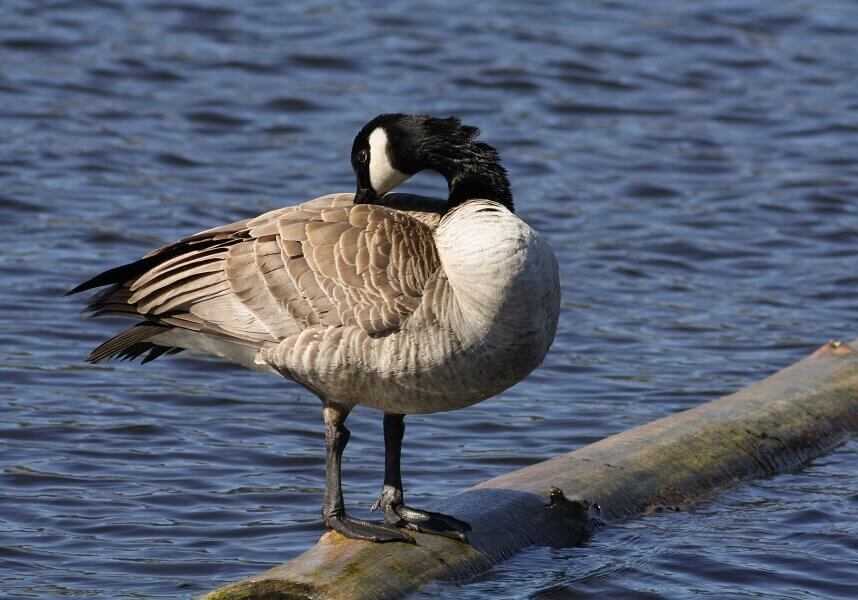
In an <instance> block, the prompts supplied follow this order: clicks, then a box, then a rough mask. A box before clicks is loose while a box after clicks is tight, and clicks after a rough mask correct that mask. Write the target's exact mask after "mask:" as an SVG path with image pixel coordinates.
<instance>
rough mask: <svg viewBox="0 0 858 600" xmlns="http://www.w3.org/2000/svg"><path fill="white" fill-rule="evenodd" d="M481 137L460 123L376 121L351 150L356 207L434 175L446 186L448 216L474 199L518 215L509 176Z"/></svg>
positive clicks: (407, 118) (392, 117) (405, 118)
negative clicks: (425, 172)
mask: <svg viewBox="0 0 858 600" xmlns="http://www.w3.org/2000/svg"><path fill="white" fill-rule="evenodd" d="M479 133H480V130H479V129H477V128H476V127H470V126H468V125H462V123H461V121H460V120H459V119H458V117H448V118H438V117H431V116H428V115H404V114H385V115H379V116H377V117H376V118H374V119H373V120H372V121H370V122H369V123H367V124H366V125H364V127H363V128H362V129H361V130H360V132H358V134H357V136H356V137H355V140H354V144H353V145H352V155H351V159H352V168H353V169H354V171H355V175H356V176H357V191H356V193H355V203H356V204H361V203H366V204H371V203H373V202H375V201H376V200H378V199H379V198H381V197H382V196H384V195H385V194H387V193H388V192H390V191H391V190H393V189H394V188H395V187H396V186H398V185H399V184H401V183H402V182H403V181H405V180H406V179H408V178H409V177H411V176H412V175H414V174H415V173H418V172H420V171H423V170H431V171H435V172H437V173H440V174H441V175H443V176H444V178H445V179H446V180H447V186H448V188H449V190H450V194H449V196H448V198H447V210H449V209H451V208H453V207H455V206H458V205H459V204H462V203H464V202H467V201H468V200H472V199H484V200H494V201H496V202H499V203H500V204H502V205H504V206H506V207H507V208H508V209H509V210H513V204H512V193H511V192H510V188H509V180H508V179H507V176H506V170H505V169H504V168H503V166H501V164H500V158H499V156H498V153H497V151H496V150H495V149H494V148H492V147H491V146H489V145H488V144H486V143H484V142H478V141H476V137H477V136H478V135H479Z"/></svg>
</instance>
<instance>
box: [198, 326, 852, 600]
mask: <svg viewBox="0 0 858 600" xmlns="http://www.w3.org/2000/svg"><path fill="white" fill-rule="evenodd" d="M856 349H858V340H854V341H853V342H850V343H849V344H841V343H839V342H829V343H828V344H826V345H825V346H823V347H822V348H820V349H819V350H817V351H816V352H815V353H814V354H812V355H811V356H809V357H807V358H805V359H803V360H801V361H800V362H798V363H796V364H794V365H792V366H790V367H788V368H786V369H784V370H782V371H780V372H778V373H776V374H775V375H773V376H771V377H769V378H768V379H765V380H763V381H761V382H759V383H757V384H754V385H752V386H750V387H748V388H745V389H744V390H742V391H740V392H737V393H735V394H731V395H729V396H725V397H723V398H720V399H718V400H714V401H712V402H709V403H707V404H704V405H702V406H699V407H697V408H693V409H691V410H687V411H684V412H681V413H677V414H674V415H672V416H669V417H666V418H663V419H659V420H658V421H654V422H651V423H648V424H646V425H642V426H640V427H636V428H634V429H631V430H629V431H625V432H623V433H619V434H617V435H613V436H610V437H608V438H605V439H603V440H601V441H599V442H596V443H594V444H590V445H589V446H586V447H584V448H581V449H579V450H576V451H574V452H570V453H568V454H564V455H562V456H558V457H556V458H553V459H551V460H548V461H545V462H542V463H539V464H536V465H532V466H530V467H526V468H524V469H520V470H518V471H514V472H512V473H508V474H506V475H502V476H500V477H496V478H494V479H491V480H489V481H486V482H484V483H481V484H479V485H477V486H475V487H473V488H470V489H468V490H465V491H463V492H461V493H459V494H456V495H454V496H452V497H450V498H448V499H446V500H444V501H443V502H440V503H439V504H438V505H437V507H436V508H437V510H441V511H443V512H446V513H449V514H452V515H455V516H457V517H459V518H461V519H464V520H466V521H469V522H470V523H471V525H472V526H473V530H472V531H471V533H470V541H471V545H466V544H463V543H460V542H456V541H453V540H450V539H447V538H443V537H438V536H431V535H422V534H415V538H416V539H417V544H418V545H416V546H413V545H407V544H399V543H392V544H371V543H368V542H361V541H355V540H348V539H345V538H343V537H342V536H340V535H339V534H336V533H333V532H329V533H326V534H325V535H323V536H322V537H321V539H320V540H319V541H318V543H317V544H316V545H315V546H313V547H312V548H310V549H309V550H307V551H306V552H304V553H303V554H301V555H300V556H298V557H296V558H294V559H293V560H291V561H289V562H287V563H285V564H282V565H279V566H277V567H274V568H272V569H269V570H268V571H265V572H264V573H261V574H258V575H254V576H252V577H249V578H248V579H246V580H244V581H240V582H238V583H234V584H230V585H227V586H224V587H222V588H220V589H218V590H215V591H214V592H211V593H210V594H208V595H207V596H206V597H205V598H206V599H207V600H227V599H228V600H237V599H250V598H254V599H265V600H273V599H281V598H283V599H286V598H349V599H352V598H355V599H357V598H361V599H363V598H365V599H373V600H377V599H380V598H400V597H403V596H405V595H407V594H408V593H409V592H411V591H413V590H415V589H417V588H419V587H420V586H421V585H423V584H425V583H427V582H429V581H432V580H435V579H441V578H447V579H450V578H462V577H468V576H470V575H473V574H476V573H478V572H480V571H483V570H485V569H487V568H489V567H490V566H491V565H493V564H496V563H498V562H499V561H501V560H503V559H505V558H507V557H508V556H510V555H512V554H514V553H515V552H517V551H519V550H521V549H523V548H526V547H528V546H532V545H537V544H554V545H558V544H561V545H562V544H569V543H572V542H574V541H575V540H576V539H580V538H581V537H582V536H583V535H586V533H587V531H588V530H589V529H591V528H592V525H593V524H594V521H593V520H592V519H590V518H589V517H588V516H587V513H586V512H585V511H583V510H581V506H580V505H577V504H575V503H559V504H555V506H554V507H553V508H546V507H547V506H548V505H549V501H548V497H549V490H550V488H551V487H552V486H556V487H557V488H560V489H561V490H563V491H564V492H565V493H566V495H567V496H568V497H569V498H578V499H582V500H586V501H589V502H591V503H592V502H597V503H598V504H599V506H600V507H601V511H602V512H601V515H600V517H599V519H600V520H601V521H603V522H606V523H609V522H610V521H615V520H621V519H629V518H632V517H635V516H637V515H641V514H644V513H647V512H648V511H651V510H653V509H655V508H658V507H664V506H670V507H674V506H685V505H689V504H691V503H693V502H695V501H697V500H699V499H701V498H706V497H709V496H711V494H712V493H713V492H715V491H717V490H719V489H721V488H724V487H726V486H730V485H733V484H735V483H736V482H739V481H741V480H744V479H748V478H751V477H759V476H766V475H772V474H774V473H779V472H782V471H784V470H788V469H791V468H793V467H795V466H796V465H799V464H801V463H802V462H804V461H806V460H808V459H810V458H813V457H815V456H818V455H819V454H821V453H823V452H825V451H826V450H828V449H830V448H832V447H833V446H835V445H837V444H840V443H841V442H842V441H844V439H845V438H846V437H847V436H849V435H850V434H852V433H854V432H855V431H856V430H858V352H856ZM593 512H594V511H593V510H592V509H591V510H590V511H589V514H590V515H592V514H593Z"/></svg>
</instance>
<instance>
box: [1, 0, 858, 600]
mask: <svg viewBox="0 0 858 600" xmlns="http://www.w3.org/2000/svg"><path fill="white" fill-rule="evenodd" d="M570 4H571V3H559V2H558V3H548V2H536V1H534V2H529V3H528V4H527V5H526V7H514V6H512V4H504V5H501V4H500V3H491V2H484V3H471V4H469V5H468V7H467V8H464V7H463V6H462V5H461V4H460V3H454V2H440V1H438V2H425V1H424V2H413V3H404V2H400V3H396V4H394V5H393V6H392V7H390V8H384V9H382V8H373V9H368V8H366V7H365V5H364V4H363V3H349V4H344V5H341V4H340V3H331V4H326V3H319V2H310V3H279V2H261V1H260V2H247V3H242V4H239V3H227V2H224V3H220V4H219V3H216V2H206V3H202V2H200V3H190V2H187V3H178V2H174V1H172V0H167V1H164V2H130V1H129V2H125V3H120V2H108V1H105V0H102V1H99V2H87V3H72V2H20V1H11V2H3V3H2V5H0V23H2V24H3V27H2V28H0V127H2V129H0V131H2V132H3V135H2V136H0V223H2V225H3V238H2V241H0V277H2V283H3V285H2V286H0V347H1V348H2V353H0V596H2V597H4V598H27V597H35V598H51V597H63V596H76V597H93V598H139V597H158V598H187V597H191V596H193V595H195V594H198V593H201V592H204V591H206V590H208V589H211V588H213V587H214V586H216V585H218V584H220V583H224V582H227V581H231V580H234V579H238V578H241V577H243V576H246V575H250V574H252V573H255V572H258V571H260V570H262V569H265V568H267V567H269V566H271V565H273V564H276V563H279V562H281V561H284V560H287V559H289V558H291V557H293V556H295V555H296V554H298V553H299V552H300V551H301V550H303V549H305V548H307V547H308V546H309V545H310V544H312V543H313V542H314V541H315V540H316V539H317V538H318V536H319V535H320V534H321V533H322V524H321V521H320V518H319V505H320V502H321V497H322V485H323V462H324V461H323V441H322V435H321V431H322V428H321V425H320V410H319V403H318V400H316V399H315V398H314V397H313V396H311V395H310V394H309V393H307V392H305V391H303V390H302V389H300V388H299V387H297V386H295V385H291V384H289V383H285V382H280V381H278V380H277V379H274V378H271V377H270V376H265V375H261V374H257V373H250V372H246V371H244V370H242V369H240V368H235V367H232V366H229V365H225V364H224V363H222V362H220V361H217V360H214V359H210V358H206V357H199V356H191V355H186V354H183V355H181V356H180V357H176V358H167V359H161V360H159V361H157V362H155V363H153V364H151V365H147V366H145V367H140V366H139V365H129V364H126V363H118V364H117V363H110V364H107V365H104V366H96V367H93V366H87V365H85V364H83V363H82V359H83V357H84V356H85V355H86V353H87V352H88V351H89V350H90V348H92V347H93V346H94V345H96V344H97V343H98V342H99V341H100V340H102V339H104V338H105V337H107V336H109V335H110V334H111V333H112V332H114V331H116V330H117V329H118V328H119V327H120V326H121V323H120V322H119V321H109V320H95V321H90V320H82V319H81V318H80V317H79V316H78V314H77V312H78V310H79V308H80V306H81V300H79V299H74V300H69V299H62V298H61V297H60V296H61V294H62V292H63V291H64V290H66V289H67V288H69V287H70V286H71V285H73V284H75V283H77V282H79V281H81V280H82V279H84V278H86V277H88V276H90V275H92V274H93V273H95V272H98V271H100V270H102V269H104V268H106V267H109V266H113V265H115V264H118V263H121V262H124V261H127V260H130V259H133V258H135V257H137V256H139V255H141V254H143V253H145V252H146V251H148V250H149V249H151V248H152V247H154V246H155V245H158V244H161V243H164V242H168V241H171V240H173V239H175V238H177V237H179V236H182V235H185V234H188V233H192V232H195V231H198V230H201V229H204V228H207V227H210V226H213V225H217V224H220V223H224V222H228V221H232V220H235V219H238V218H242V217H245V216H248V215H253V214H256V213H259V212H262V211H264V210H267V209H270V208H273V207H277V206H280V205H283V204H290V203H295V202H299V201H303V200H306V199H309V198H312V197H315V196H317V195H321V194H323V193H328V192H333V191H350V190H352V189H353V176H352V174H351V170H350V166H349V162H348V152H349V150H350V146H351V140H352V137H353V135H354V133H355V132H356V131H357V129H358V128H359V126H360V125H361V124H362V123H363V122H365V121H366V120H367V119H368V118H370V117H371V116H374V115H375V114H377V113H379V112H383V111H393V110H401V111H408V112H431V113H435V114H452V113H455V114H460V115H462V116H463V118H464V120H465V121H466V122H468V123H474V124H477V125H479V126H480V127H481V128H482V129H483V132H484V138H485V139H486V140H487V141H489V142H491V143H493V144H494V145H496V146H497V147H498V148H499V149H500V151H501V154H502V157H503V158H504V160H505V164H506V165H507V167H508V168H509V170H510V173H511V178H512V181H513V184H514V192H515V194H516V204H517V207H518V210H519V213H520V214H521V215H522V216H523V217H524V218H525V219H527V220H528V221H529V222H530V223H532V224H533V225H534V226H535V227H536V228H538V229H539V230H540V231H542V232H544V233H545V234H546V235H547V236H548V237H549V239H550V242H551V244H552V246H553V247H554V249H555V252H556V253H557V256H558V258H559V260H560V264H561V279H562V283H563V313H562V315H561V322H560V329H559V331H558V335H557V340H556V342H555V344H554V347H553V349H552V351H551V353H550V354H549V356H548V358H547V359H546V361H545V364H544V365H543V367H542V368H541V369H540V370H538V371H537V372H536V373H534V374H533V375H532V376H531V377H530V378H529V379H528V380H527V381H525V382H523V383H522V384H520V385H519V386H517V387H516V388H514V389H512V390H509V391H508V392H506V393H504V394H502V395H501V396H499V397H497V398H495V399H492V400H490V401H488V402H485V403H483V404H480V405H477V406H475V407H472V408H468V409H466V410H462V411H459V412H456V413H449V414H442V415H429V416H415V417H411V418H409V419H408V424H409V427H408V431H407V433H406V441H405V447H404V469H405V478H406V486H407V493H408V494H409V497H410V498H412V500H413V501H414V503H415V504H420V503H426V502H429V501H431V500H432V499H433V498H439V497H444V496H446V495H449V494H451V493H453V492H456V491H458V490H460V489H462V488H464V487H467V486H470V485H472V484H474V483H476V482H479V481H482V480H484V479H486V478H488V477H491V476H494V475H498V474H500V473H504V472H507V471H509V470H511V469H515V468H519V467H522V466H525V465H528V464H532V463H534V462H537V461H541V460H544V459H546V458H548V457H550V456H552V455H555V454H557V453H560V452H565V451H568V450H570V449H573V448H576V447H579V446H581V445H583V444H587V443H589V442H592V441H594V440H597V439H600V438H602V437H603V436H605V435H609V434H611V433H615V432H617V431H621V430H624V429H626V428H628V427H631V426H634V425H637V424H640V423H644V422H646V421H649V420H651V419H654V418H657V417H661V416H664V415H666V414H670V413H673V412H676V411H679V410H682V409H685V408H688V407H691V406H695V405H697V404H699V403H701V402H704V401H707V400H710V399H712V398H715V397H717V396H719V395H722V394H724V393H727V392H730V391H732V390H735V389H737V388H740V387H742V386H745V385H747V384H749V383H751V382H752V381H754V380H757V379H759V378H761V377H762V376H764V375H766V374H769V373H771V372H773V371H775V370H777V369H779V368H781V367H783V366H785V365H787V364H789V363H791V362H793V361H795V360H797V359H798V358H800V357H802V356H803V355H805V354H807V353H809V352H810V351H812V350H813V349H814V348H815V347H816V346H817V345H819V344H820V343H822V342H824V341H825V340H827V339H829V338H831V337H845V338H849V337H854V336H855V335H856V333H858V296H856V294H855V289H856V285H858V276H856V273H855V264H856V255H858V248H856V235H858V203H856V199H855V198H856V195H858V183H856V181H858V154H856V152H855V148H856V144H858V88H856V86H855V81H856V77H858V63H856V62H855V60H854V56H855V55H856V51H858V26H856V25H855V23H858V6H856V5H855V4H854V3H850V2H845V1H844V2H836V1H833V0H831V1H827V2H798V1H787V2H784V1H777V2H776V1H774V0H771V1H767V2H758V3H754V6H753V8H750V7H749V6H748V3H742V2H733V3H730V2H710V3H707V4H706V6H705V7H704V6H700V5H698V4H696V3H685V2H678V1H676V2H648V3H638V2H632V1H630V0H629V1H627V2H617V1H614V2H610V3H601V2H586V3H576V6H574V7H573V6H571V5H570ZM405 189H408V190H410V191H416V192H420V193H429V194H434V195H440V194H443V192H444V185H443V182H442V181H441V180H440V178H438V177H437V176H432V175H429V174H425V175H420V176H418V177H416V178H414V180H412V181H410V182H409V183H408V184H407V185H406V186H405ZM350 426H351V429H352V431H353V436H352V441H351V443H350V445H349V447H348V450H347V454H346V459H345V461H346V462H345V467H344V469H345V471H344V474H345V483H346V500H347V503H348V504H349V505H350V506H351V507H354V510H355V512H356V513H358V514H362V513H365V511H366V510H367V508H368V506H369V504H370V503H371V502H372V500H374V498H375V496H376V495H377V492H378V490H379V486H380V483H381V474H382V459H383V457H382V440H381V436H380V433H381V426H380V418H379V415H378V414H377V413H375V412H373V411H371V410H367V409H359V410H357V411H356V412H355V413H354V414H353V415H352V416H351V417H350ZM856 458H858V444H856V443H854V442H853V443H850V444H847V445H845V446H843V447H841V448H840V449H838V450H836V451H835V452H834V453H832V454H830V455H829V456H827V457H824V458H821V459H819V460H817V461H816V462H814V463H813V464H812V465H810V466H808V467H807V468H805V469H804V470H801V471H798V472H796V473H792V474H788V475H782V476H779V477H775V478H773V479H770V480H765V481H760V482H755V483H752V484H749V485H745V486H742V487H739V488H737V489H735V490H732V491H729V492H727V493H725V494H723V495H721V496H718V497H716V498H713V499H711V500H709V501H707V502H705V503H704V504H702V505H700V506H699V507H697V508H696V509H694V510H692V511H689V512H684V513H665V514H657V515H653V516H650V517H647V518H644V519H641V520H638V521H635V522H631V523H627V524H624V525H620V526H615V527H611V528H607V529H605V530H602V531H600V532H599V533H598V534H597V535H596V536H595V537H594V538H593V539H592V540H591V542H590V544H589V545H588V546H586V547H583V548H572V549H564V550H548V549H533V550H531V551H527V552H524V553H522V554H520V555H518V556H517V557H515V558H514V559H512V560H510V561H508V562H506V563H504V564H501V565H499V566H497V567H496V568H495V569H494V570H493V571H491V572H490V573H487V574H486V575H485V576H483V577H480V578H479V579H477V580H475V581H472V582H467V583H465V584H461V585H458V586H456V587H451V584H435V585H433V586H431V587H430V588H428V589H427V590H426V591H424V592H421V594H420V597H467V598H481V599H482V598H494V597H510V598H525V597H528V598H540V599H542V598H572V597H574V598H582V597H604V596H606V595H609V594H612V595H614V596H616V597H640V598H656V597H659V598H684V597H688V596H691V595H700V596H711V597H718V598H722V597H743V596H765V597H776V598H802V599H806V598H849V597H852V596H853V594H851V592H852V591H853V590H854V589H855V587H856V586H858V568H856V562H858V544H856V533H858V526H856V523H858V471H856V469H855V460H856Z"/></svg>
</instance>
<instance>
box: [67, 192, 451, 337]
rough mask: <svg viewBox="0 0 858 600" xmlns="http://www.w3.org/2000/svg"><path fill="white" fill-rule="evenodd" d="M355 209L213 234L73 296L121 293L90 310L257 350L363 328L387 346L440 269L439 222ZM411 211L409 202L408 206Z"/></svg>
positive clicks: (282, 214)
mask: <svg viewBox="0 0 858 600" xmlns="http://www.w3.org/2000/svg"><path fill="white" fill-rule="evenodd" d="M351 198H352V196H351V194H340V195H334V196H326V197H322V198H317V199H316V200H313V201H310V202H307V203H305V204H302V205H299V206H294V207H288V208H284V209H279V210H276V211H272V212H270V213H266V214H264V215H261V216H259V217H257V218H255V219H248V220H245V221H239V222H237V223H233V224H230V225H226V226H223V227H219V228H216V229H211V230H208V231H206V232H203V233H200V234H197V235H194V236H191V237H188V238H185V239H183V240H181V241H179V242H176V243H175V244H170V245H168V246H164V247H162V248H159V249H157V250H155V251H153V252H152V253H150V254H148V255H147V256H145V257H143V258H142V259H140V260H139V261H137V262H135V263H131V264H129V265H125V266H123V267H118V268H116V269H112V270H111V271H107V272H105V273H103V274H101V275H99V276H97V277H95V278H93V279H92V280H90V281H89V282H87V283H85V284H82V285H81V286H79V287H78V288H76V289H75V290H72V292H76V291H82V290H84V289H89V288H91V287H97V286H100V285H107V284H109V283H114V284H115V285H114V286H113V287H111V288H109V289H108V290H106V291H105V292H103V293H102V294H99V295H97V296H95V297H94V298H93V299H92V300H91V301H90V309H91V310H92V311H94V312H95V313H96V314H105V313H110V314H117V313H118V314H125V315H130V316H138V317H143V318H145V319H146V320H148V321H152V322H157V323H161V324H164V325H169V326H172V327H181V328H184V329H191V330H194V331H201V332H204V333H209V334H212V335H218V336H225V337H229V338H230V339H233V340H236V341H239V342H240V343H247V344H251V345H259V344H262V343H264V342H267V341H272V342H273V341H277V340H279V339H282V338H283V337H286V336H288V335H291V334H294V333H297V332H299V331H301V330H303V329H305V328H307V327H311V326H314V325H329V326H344V325H356V326H358V327H360V328H362V329H363V330H365V331H366V332H368V333H370V334H372V335H382V334H384V333H386V332H389V331H393V330H396V329H398V328H399V327H400V326H401V325H402V323H403V321H404V320H405V319H407V318H408V316H409V315H410V314H411V313H412V312H413V311H414V309H415V308H416V307H417V305H418V304H419V303H420V300H421V294H422V291H423V288H424V287H425V284H426V282H427V281H428V280H429V278H430V277H431V276H432V275H433V274H434V273H435V272H436V271H437V269H438V268H439V262H438V256H437V253H436V251H435V246H434V242H433V238H432V229H431V227H432V226H434V225H435V224H436V223H437V218H438V217H437V214H436V213H433V212H431V211H429V212H427V211H418V212H413V213H409V212H406V211H403V210H398V209H393V208H390V207H388V206H374V205H358V206H353V205H352V202H351ZM414 202H415V199H414V197H403V202H402V203H401V205H402V206H403V207H410V205H413V204H414ZM409 203H410V204H409ZM418 204H419V203H418ZM136 337H139V336H136ZM136 337H135V339H136Z"/></svg>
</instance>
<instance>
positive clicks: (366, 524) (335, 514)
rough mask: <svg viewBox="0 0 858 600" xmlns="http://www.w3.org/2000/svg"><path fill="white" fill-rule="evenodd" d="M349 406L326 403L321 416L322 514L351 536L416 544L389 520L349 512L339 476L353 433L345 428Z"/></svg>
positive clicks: (334, 526) (329, 523)
mask: <svg viewBox="0 0 858 600" xmlns="http://www.w3.org/2000/svg"><path fill="white" fill-rule="evenodd" d="M349 410H351V409H349V408H346V407H344V406H341V405H338V404H334V403H332V402H323V408H322V415H323V416H324V419H325V450H326V451H325V465H326V473H325V501H324V504H323V506H322V516H323V517H324V519H325V525H327V526H328V527H330V528H332V529H334V530H335V531H337V532H339V533H341V534H342V535H344V536H346V537H348V538H354V539H357V540H367V541H369V542H408V543H411V544H413V543H415V542H414V538H412V537H411V536H410V535H408V534H406V533H403V532H401V531H399V530H398V529H396V527H393V526H391V525H389V524H386V523H375V522H372V521H364V520H362V519H355V518H353V517H350V516H348V515H347V514H346V508H345V504H344V502H343V486H342V479H341V477H340V466H341V464H342V457H343V450H345V448H346V444H348V442H349V436H350V435H351V434H350V432H349V430H348V429H346V426H345V421H346V417H347V416H348V415H349Z"/></svg>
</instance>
